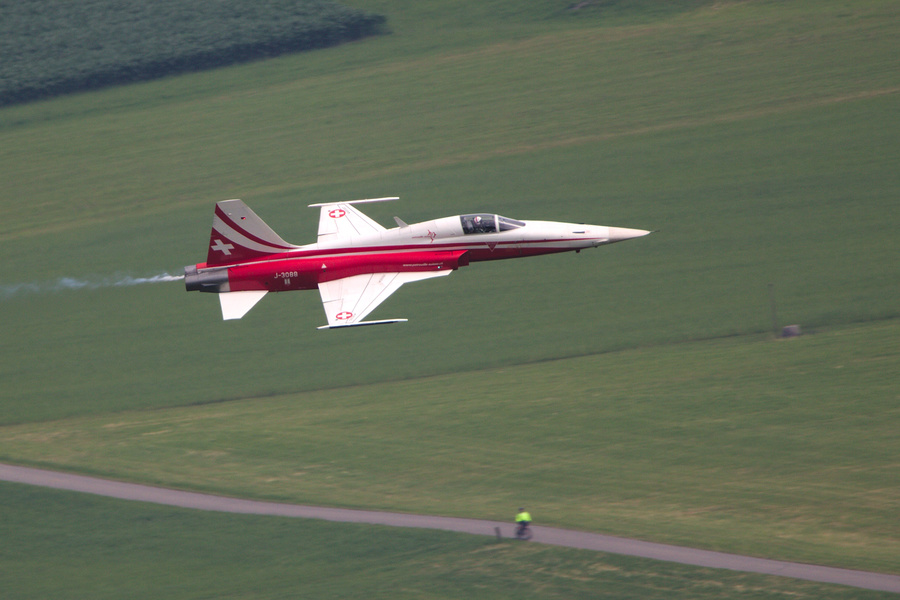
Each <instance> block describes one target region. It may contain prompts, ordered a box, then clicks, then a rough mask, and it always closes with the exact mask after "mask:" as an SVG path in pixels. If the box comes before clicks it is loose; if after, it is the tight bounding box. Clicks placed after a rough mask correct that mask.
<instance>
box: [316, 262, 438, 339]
mask: <svg viewBox="0 0 900 600" xmlns="http://www.w3.org/2000/svg"><path fill="white" fill-rule="evenodd" d="M452 272H453V271H451V270H446V271H417V272H402V273H365V274H363V275H354V276H352V277H345V278H343V279H335V280H334V281H328V282H324V283H320V284H319V294H320V295H321V296H322V306H323V307H324V308H325V316H326V317H328V325H323V326H322V327H319V329H332V328H336V327H353V326H355V325H377V324H381V323H398V322H401V321H406V319H387V320H383V321H363V319H364V318H365V317H366V315H368V314H369V313H370V312H372V311H373V310H375V307H377V306H378V305H379V304H381V303H382V302H384V301H385V300H387V298H388V296H390V295H391V294H393V293H394V292H396V291H397V290H398V289H400V286H401V285H403V284H404V283H409V282H410V281H419V280H422V279H429V278H431V277H441V276H443V275H449V274H450V273H452Z"/></svg>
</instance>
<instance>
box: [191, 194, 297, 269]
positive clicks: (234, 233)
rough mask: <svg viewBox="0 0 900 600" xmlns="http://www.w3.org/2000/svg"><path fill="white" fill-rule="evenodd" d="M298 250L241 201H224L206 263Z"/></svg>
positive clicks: (215, 220)
mask: <svg viewBox="0 0 900 600" xmlns="http://www.w3.org/2000/svg"><path fill="white" fill-rule="evenodd" d="M297 247H298V246H294V245H293V244H288V243H287V242H286V241H284V240H283V239H281V236H279V235H278V234H277V233H275V232H274V231H273V230H272V228H271V227H269V226H268V225H266V223H265V222H264V221H263V220H262V219H260V218H259V217H258V216H257V215H256V213H255V212H253V211H252V210H250V207H249V206H247V205H246V204H244V203H243V202H242V201H241V200H223V201H222V202H217V203H216V211H215V213H214V215H213V225H212V232H211V233H210V235H209V252H208V254H207V256H206V264H207V265H209V266H214V265H226V264H234V263H239V262H244V261H247V260H253V259H255V258H262V257H264V256H269V255H271V254H277V253H279V252H287V251H289V250H293V249H295V248H297Z"/></svg>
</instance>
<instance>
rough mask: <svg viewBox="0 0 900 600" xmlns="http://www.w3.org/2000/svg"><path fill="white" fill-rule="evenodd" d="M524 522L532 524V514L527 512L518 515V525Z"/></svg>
mask: <svg viewBox="0 0 900 600" xmlns="http://www.w3.org/2000/svg"><path fill="white" fill-rule="evenodd" d="M522 521H528V522H529V523H530V522H531V514H529V513H528V511H527V510H526V511H522V512H520V513H519V514H517V515H516V523H521V522H522Z"/></svg>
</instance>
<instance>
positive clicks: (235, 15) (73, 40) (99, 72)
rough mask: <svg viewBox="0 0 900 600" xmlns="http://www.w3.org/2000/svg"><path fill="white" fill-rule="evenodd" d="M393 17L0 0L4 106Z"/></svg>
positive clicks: (282, 7)
mask: <svg viewBox="0 0 900 600" xmlns="http://www.w3.org/2000/svg"><path fill="white" fill-rule="evenodd" d="M384 22H385V18H384V17H383V16H381V15H377V14H372V13H367V12H364V11H360V10H357V9H353V8H349V7H346V6H342V5H340V4H335V3H333V2H324V1H319V0H78V1H71V0H0V105H6V104H13V103H18V102H27V101H30V100H35V99H39V98H46V97H49V96H54V95H58V94H64V93H69V92H75V91H82V90H87V89H93V88H98V87H103V86H109V85H116V84H120V83H128V82H133V81H143V80H148V79H154V78H158V77H163V76H166V75H172V74H175V73H183V72H186V71H198V70H202V69H209V68H213V67H221V66H226V65H230V64H234V63H239V62H244V61H248V60H254V59H259V58H264V57H271V56H278V55H280V54H286V53H289V52H298V51H301V50H310V49H314V48H322V47H326V46H332V45H335V44H339V43H341V42H345V41H349V40H355V39H359V38H361V37H364V36H368V35H373V34H375V33H378V32H379V30H380V28H381V26H382V25H383V24H384Z"/></svg>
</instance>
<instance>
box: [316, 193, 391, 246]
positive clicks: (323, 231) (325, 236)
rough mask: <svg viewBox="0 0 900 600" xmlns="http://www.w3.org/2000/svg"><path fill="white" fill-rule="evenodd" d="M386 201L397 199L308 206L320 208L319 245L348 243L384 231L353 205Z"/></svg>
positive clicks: (374, 199)
mask: <svg viewBox="0 0 900 600" xmlns="http://www.w3.org/2000/svg"><path fill="white" fill-rule="evenodd" d="M388 200H398V198H372V199H369V200H349V201H346V202H327V203H325V204H310V205H309V206H310V207H311V208H314V207H320V208H321V210H320V211H319V240H318V241H319V243H320V244H321V243H327V244H333V243H343V242H350V241H352V240H353V239H354V238H357V237H359V236H363V235H370V234H373V233H379V232H381V231H384V227H382V226H381V225H379V224H378V223H377V222H376V221H373V220H372V219H370V218H369V217H367V216H366V215H364V214H363V213H362V212H360V211H359V210H357V209H356V208H355V207H354V206H353V205H354V204H364V203H367V202H386V201H388Z"/></svg>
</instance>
